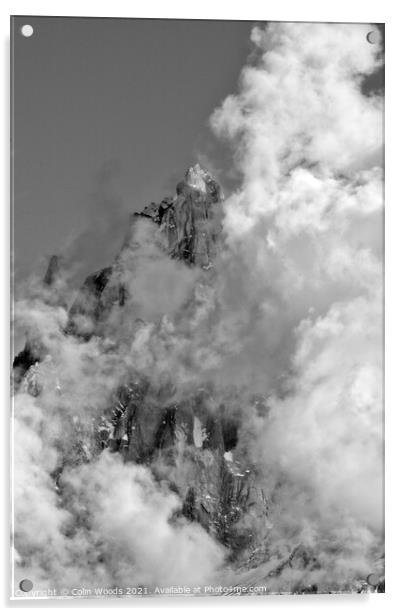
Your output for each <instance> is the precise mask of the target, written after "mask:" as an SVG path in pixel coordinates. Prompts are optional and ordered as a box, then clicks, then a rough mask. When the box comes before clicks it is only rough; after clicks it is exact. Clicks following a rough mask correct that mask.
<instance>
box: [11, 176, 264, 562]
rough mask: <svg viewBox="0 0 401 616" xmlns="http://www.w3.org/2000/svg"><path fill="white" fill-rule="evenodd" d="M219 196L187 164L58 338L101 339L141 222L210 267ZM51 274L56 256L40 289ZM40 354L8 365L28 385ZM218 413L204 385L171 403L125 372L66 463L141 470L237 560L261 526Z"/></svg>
mask: <svg viewBox="0 0 401 616" xmlns="http://www.w3.org/2000/svg"><path fill="white" fill-rule="evenodd" d="M221 199H222V194H221V190H220V187H219V185H218V184H217V182H216V181H215V180H214V179H213V178H212V177H211V176H210V174H209V173H208V172H206V171H204V170H203V169H201V167H200V166H199V165H195V166H194V167H191V168H190V169H188V171H187V172H186V174H185V177H184V179H183V180H182V181H181V182H179V183H178V185H177V189H176V195H175V196H174V197H170V198H165V199H163V200H162V201H161V202H160V203H159V204H156V203H151V204H150V205H149V206H147V207H145V208H144V210H143V211H142V212H141V213H139V214H134V215H133V216H132V218H131V227H130V230H129V232H128V233H127V236H126V238H125V241H124V243H123V246H122V249H121V252H120V254H119V255H117V258H116V260H115V262H114V263H113V264H112V265H111V266H110V267H107V268H104V269H102V270H100V271H98V272H95V273H94V274H91V275H90V276H88V277H87V278H86V280H85V282H84V284H83V285H82V287H81V289H80V290H79V292H78V295H77V297H76V299H75V301H74V302H73V304H72V306H71V308H70V310H69V321H68V324H67V327H66V332H65V333H66V334H67V335H74V336H78V337H80V338H83V339H85V340H88V339H89V338H90V337H91V336H92V335H93V334H94V333H96V334H97V335H99V336H102V335H103V333H104V332H103V324H104V323H105V322H106V321H107V318H108V315H109V314H110V310H111V309H112V308H114V307H116V309H117V310H118V309H119V307H123V306H124V305H125V303H126V300H127V294H128V289H127V285H126V284H125V282H124V259H125V257H126V253H127V252H130V254H131V256H132V255H133V259H134V260H135V258H136V257H135V250H132V237H133V235H134V233H135V230H136V227H137V225H138V223H139V221H141V220H143V219H147V220H148V221H149V224H150V225H155V232H157V235H158V238H160V245H161V246H162V249H163V250H164V251H165V253H166V254H167V255H169V256H170V257H171V259H177V260H179V261H182V262H183V263H184V264H185V265H187V266H188V267H194V268H199V270H201V269H203V270H206V271H207V270H209V269H212V268H213V259H214V257H215V255H216V251H217V247H218V241H219V233H220V217H221V207H220V203H221ZM145 243H146V242H145ZM139 267H140V265H139ZM56 273H57V259H55V258H53V259H52V261H51V263H50V265H49V269H48V272H47V274H46V277H45V284H52V283H53V281H54V278H55V275H56ZM205 275H206V276H208V274H205ZM132 319H135V314H133V315H132ZM40 357H41V356H39V355H38V353H36V352H35V353H34V352H33V349H31V350H29V349H26V350H25V351H24V353H22V354H20V356H18V357H17V358H16V360H15V366H16V368H19V367H22V369H23V372H24V374H25V373H26V372H27V371H28V373H27V375H26V377H25V378H26V380H27V381H29V378H30V373H32V374H31V376H32V377H34V374H33V372H34V367H33V366H31V364H33V363H34V362H35V361H40ZM30 366H31V367H30ZM34 380H35V379H34ZM35 383H36V381H35ZM31 389H32V388H31ZM37 390H38V391H39V390H40V384H37ZM32 391H33V390H32ZM35 391H36V390H35ZM227 416H228V414H226V413H225V412H224V409H222V408H217V407H216V404H215V402H214V400H213V392H212V391H211V390H210V388H208V386H205V387H204V388H199V389H197V390H196V391H193V392H190V393H188V394H187V395H185V396H182V397H177V395H176V394H175V391H174V386H173V384H172V383H170V382H167V383H163V384H162V385H160V386H159V388H156V387H155V386H154V385H153V386H152V385H151V384H150V382H149V380H148V379H147V378H145V377H144V376H143V375H140V374H135V375H131V377H130V378H129V379H127V381H126V382H123V383H121V384H120V387H119V388H118V389H117V391H115V394H114V400H113V401H112V403H111V404H110V405H109V406H107V407H105V408H104V409H102V410H100V417H101V418H100V420H99V421H98V422H97V424H96V426H94V431H95V433H94V434H93V435H92V437H88V430H87V428H85V429H84V428H83V427H80V426H79V425H78V424H77V425H74V426H71V431H73V432H74V434H76V435H77V443H76V446H75V449H74V451H75V452H76V451H78V452H79V455H78V453H74V454H73V457H74V456H75V457H78V458H79V460H81V459H83V458H82V456H85V455H86V453H85V452H86V451H87V450H88V447H89V449H90V450H91V451H95V452H96V451H97V452H100V451H101V450H102V449H104V448H108V449H110V451H112V452H114V453H116V454H119V455H121V456H122V457H123V458H124V460H126V461H127V462H134V463H137V464H145V465H147V466H148V467H150V468H151V469H152V471H153V473H154V475H155V477H156V478H157V479H159V480H163V481H167V482H168V484H169V486H170V488H171V489H172V490H173V491H175V492H177V493H178V494H179V495H180V497H181V499H182V502H183V507H182V512H181V513H182V514H183V515H184V516H186V517H187V518H188V519H190V520H193V521H197V522H198V523H200V524H201V525H202V526H203V527H204V528H206V529H207V530H208V531H209V532H210V533H212V534H213V535H214V536H215V537H216V538H217V539H218V540H219V541H220V542H222V543H223V544H225V545H227V546H229V547H230V548H231V549H232V552H233V553H236V552H238V551H241V550H242V549H243V548H249V547H250V546H252V543H253V542H254V541H257V532H256V530H255V529H256V524H255V527H254V525H253V520H256V519H257V520H259V523H260V519H261V518H262V519H263V517H264V516H266V515H267V508H266V499H265V496H264V494H263V493H262V492H261V491H260V490H258V489H257V488H256V482H255V478H254V475H253V472H252V471H251V470H250V469H247V468H241V465H240V464H238V462H236V461H234V460H233V458H232V454H229V455H227V454H228V453H229V452H232V451H233V450H234V448H235V446H236V444H237V433H238V425H237V423H236V421H235V420H234V419H232V418H229V419H227ZM66 433H68V432H67V429H66ZM88 439H89V440H90V441H91V442H90V443H88V442H86V441H88ZM61 449H62V448H61ZM71 455H72V454H71ZM71 455H70V456H69V457H68V456H67V454H65V455H64V458H63V459H64V464H65V465H69V464H74V461H73V460H71ZM61 470H62V469H60V472H61ZM55 481H57V477H55ZM245 517H246V522H244V519H245Z"/></svg>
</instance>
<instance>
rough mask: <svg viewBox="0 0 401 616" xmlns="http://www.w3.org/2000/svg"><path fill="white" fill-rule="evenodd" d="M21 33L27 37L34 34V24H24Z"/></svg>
mask: <svg viewBox="0 0 401 616" xmlns="http://www.w3.org/2000/svg"><path fill="white" fill-rule="evenodd" d="M21 34H22V36H26V37H28V36H32V34H33V28H32V26H31V25H30V24H25V25H23V26H22V28H21Z"/></svg>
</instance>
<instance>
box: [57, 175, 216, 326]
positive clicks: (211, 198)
mask: <svg viewBox="0 0 401 616" xmlns="http://www.w3.org/2000/svg"><path fill="white" fill-rule="evenodd" d="M221 200H222V192H221V189H220V187H219V185H218V183H217V182H216V181H215V180H214V179H213V178H212V176H211V175H210V174H209V173H208V172H207V171H204V170H203V169H202V168H201V167H200V166H199V165H198V164H196V165H195V166H194V167H190V168H189V169H188V171H187V172H186V174H185V177H184V180H182V181H181V182H179V183H178V184H177V188H176V195H175V197H166V198H165V199H163V200H162V201H161V202H160V203H159V204H156V203H151V204H150V205H148V206H146V207H145V208H144V209H143V210H142V212H140V213H134V214H133V215H132V216H131V223H130V228H129V230H128V232H127V235H126V238H125V240H124V242H123V246H122V249H121V251H120V254H119V255H117V257H116V259H115V262H114V264H113V265H112V266H111V267H107V268H104V269H102V270H100V271H98V272H96V273H94V274H91V275H90V276H88V277H87V278H86V280H85V282H84V284H83V285H82V287H81V289H80V291H79V293H78V297H77V298H76V300H75V302H74V303H73V305H72V306H71V308H70V311H69V323H68V327H67V331H68V332H69V333H72V334H75V335H80V336H82V337H84V338H88V337H90V336H91V335H92V334H93V333H94V332H95V331H96V333H99V332H98V328H97V324H98V323H100V322H101V321H102V320H104V319H106V318H107V315H108V313H109V311H110V309H111V307H112V306H113V305H120V306H122V305H124V303H125V301H126V298H127V293H128V291H127V285H126V283H125V281H124V272H123V270H124V258H125V254H126V253H127V251H128V250H129V249H130V246H131V244H132V242H133V237H134V235H135V230H136V225H137V223H138V221H139V220H141V219H144V218H145V219H147V220H150V221H152V222H153V223H154V224H155V229H157V230H158V238H159V241H160V244H161V245H162V246H163V248H164V250H165V251H166V253H167V254H168V255H169V256H170V257H171V258H173V259H178V260H180V261H183V262H184V263H186V264H187V265H193V266H198V267H200V268H202V269H204V270H208V269H211V268H212V267H213V259H214V258H215V256H216V252H217V249H218V242H219V236H220V231H221V216H222V212H221V207H220V205H221Z"/></svg>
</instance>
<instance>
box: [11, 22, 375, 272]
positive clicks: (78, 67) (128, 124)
mask: <svg viewBox="0 0 401 616" xmlns="http://www.w3.org/2000/svg"><path fill="white" fill-rule="evenodd" d="M26 23H29V24H31V25H32V26H33V29H34V32H33V35H32V36H31V37H29V38H26V37H24V36H22V35H21V32H20V29H21V26H22V25H24V24H26ZM253 25H254V24H253V23H252V22H238V21H237V22H236V21H188V20H147V19H141V20H139V19H104V18H96V19H95V18H55V17H36V16H35V17H29V16H18V17H15V18H14V19H13V20H12V22H11V29H12V34H13V36H12V40H13V42H12V57H13V69H12V78H13V98H12V109H13V148H12V153H13V167H14V181H13V184H14V186H13V188H14V250H13V253H14V254H13V258H14V274H15V280H16V281H18V280H23V279H25V278H26V277H27V276H28V275H29V274H30V273H32V272H33V271H37V272H40V271H43V268H45V265H44V262H43V259H45V260H46V259H47V258H48V257H49V256H50V255H51V254H54V253H58V254H59V253H60V252H61V253H65V252H68V250H70V251H71V250H73V251H74V252H75V255H76V258H77V259H79V260H80V261H81V262H82V263H85V268H84V270H83V271H82V272H80V275H84V274H86V273H90V272H91V271H93V270H94V269H99V268H100V267H104V266H105V265H108V264H109V263H110V260H111V259H112V258H113V256H114V255H115V253H116V251H117V250H118V248H119V245H120V244H121V241H122V238H123V236H124V233H125V227H126V225H127V222H128V216H129V213H130V212H132V211H138V210H141V209H143V207H145V205H147V204H148V203H149V202H150V201H153V200H155V201H157V200H160V199H162V198H163V197H164V196H167V195H170V194H173V193H174V188H175V185H176V183H177V182H178V180H179V179H181V178H182V176H183V174H184V172H185V170H186V169H187V168H188V167H189V166H190V165H191V164H193V163H194V162H196V161H197V160H199V159H200V160H201V162H202V160H204V159H205V155H206V160H207V155H208V153H209V150H211V149H212V150H213V148H214V151H213V152H212V155H214V163H215V165H216V164H217V166H218V160H219V155H218V152H217V151H216V144H215V142H213V138H212V135H211V132H210V130H209V126H208V120H209V117H210V116H211V114H212V112H213V110H214V109H215V108H216V107H218V106H219V104H221V102H222V100H223V99H224V98H225V97H226V95H227V94H229V93H231V92H235V91H236V89H237V82H238V77H239V74H240V71H241V68H242V67H243V66H244V64H245V62H246V60H247V57H248V56H249V53H250V49H251V47H250V40H249V37H250V32H251V28H252V26H253ZM364 44H366V42H365V43H364ZM382 78H383V76H382V74H380V75H379V76H377V75H375V76H373V77H369V78H368V80H369V81H368V82H367V87H368V88H369V89H373V90H374V89H376V88H377V87H378V85H380V83H381V81H382ZM220 162H221V157H220ZM223 166H225V169H223V170H222V178H223V177H224V175H225V176H226V177H227V170H229V167H230V162H229V161H228V163H227V161H225V163H223ZM222 178H219V179H222ZM102 221H104V224H103V222H102ZM73 238H75V240H74V241H73ZM67 246H68V247H69V248H67ZM71 247H72V248H71Z"/></svg>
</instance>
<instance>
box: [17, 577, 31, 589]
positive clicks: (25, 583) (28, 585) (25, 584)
mask: <svg viewBox="0 0 401 616" xmlns="http://www.w3.org/2000/svg"><path fill="white" fill-rule="evenodd" d="M19 587H20V590H22V591H23V592H30V591H31V590H32V588H33V582H32V581H31V580H28V579H26V580H21V582H20V583H19Z"/></svg>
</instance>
